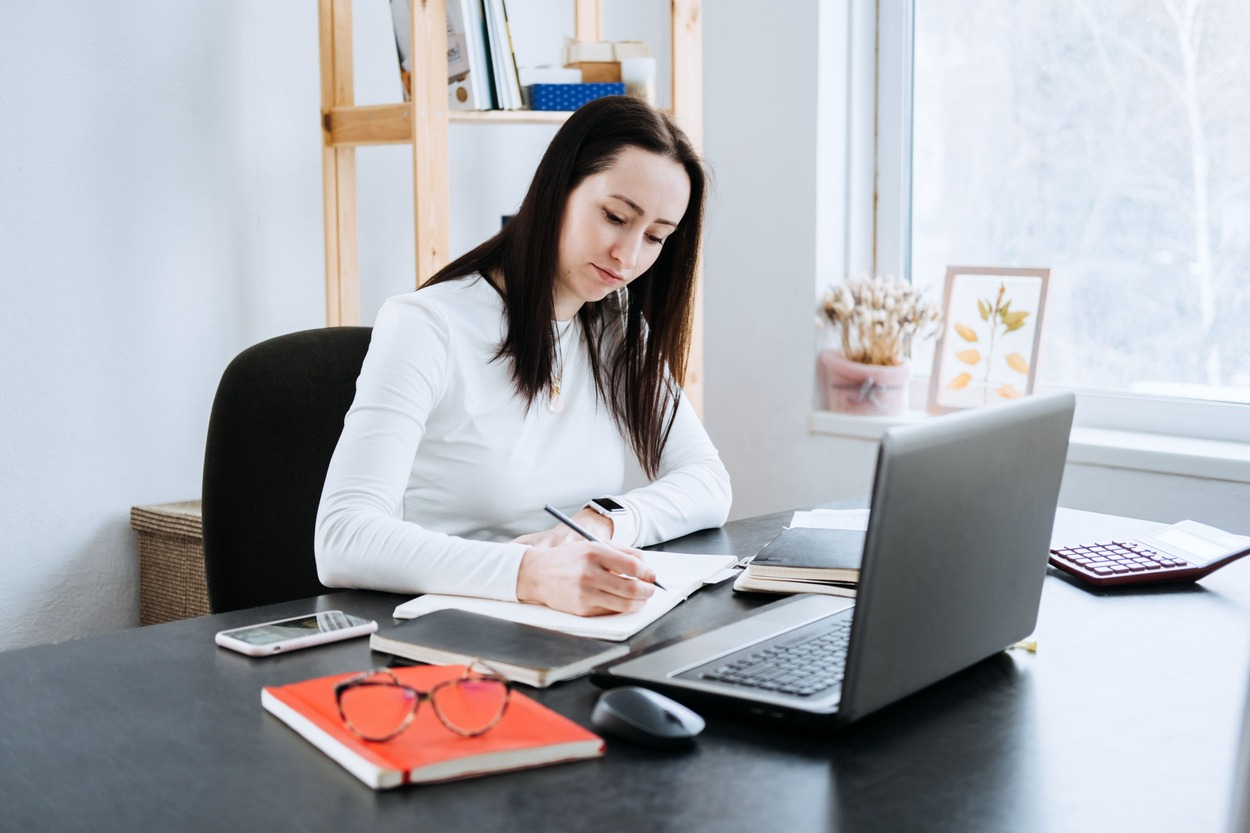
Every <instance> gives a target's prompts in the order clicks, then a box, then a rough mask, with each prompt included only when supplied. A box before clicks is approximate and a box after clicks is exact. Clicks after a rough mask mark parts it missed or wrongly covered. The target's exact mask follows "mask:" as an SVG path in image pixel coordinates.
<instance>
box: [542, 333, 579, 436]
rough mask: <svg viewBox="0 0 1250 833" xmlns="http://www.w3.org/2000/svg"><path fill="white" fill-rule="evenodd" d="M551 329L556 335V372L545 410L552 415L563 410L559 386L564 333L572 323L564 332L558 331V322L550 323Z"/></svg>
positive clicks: (562, 369)
mask: <svg viewBox="0 0 1250 833" xmlns="http://www.w3.org/2000/svg"><path fill="white" fill-rule="evenodd" d="M551 326H552V329H554V330H555V335H556V372H555V374H554V375H553V377H552V379H551V395H550V396H549V397H548V398H547V410H548V411H551V413H553V414H558V413H561V412H562V411H563V410H564V400H563V399H561V398H560V385H561V383H562V382H563V381H564V344H563V339H564V333H565V332H568V331H569V330H570V329H572V327H573V321H572V320H570V321H569V323H568V325H567V326H565V328H564V332H561V330H560V322H558V321H553V322H551Z"/></svg>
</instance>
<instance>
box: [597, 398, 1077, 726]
mask: <svg viewBox="0 0 1250 833" xmlns="http://www.w3.org/2000/svg"><path fill="white" fill-rule="evenodd" d="M1074 407H1075V397H1074V396H1073V394H1072V393H1071V392H1064V393H1057V394H1047V395H1038V396H1031V397H1026V398H1024V399H1020V400H1017V401H1015V402H1011V403H1007V404H1002V405H995V406H992V407H987V408H983V409H980V410H973V411H963V412H959V413H955V414H949V415H946V416H942V417H940V418H936V419H932V420H927V421H925V422H924V423H921V424H914V425H905V426H898V427H893V428H890V429H888V430H887V431H886V432H885V434H884V436H883V437H882V438H881V445H880V450H879V452H878V456H877V467H876V476H875V480H874V483H873V490H872V504H871V507H872V508H871V512H870V515H869V520H868V530H867V532H866V534H865V538H864V554H863V563H862V565H861V571H860V584H859V592H858V595H857V597H856V598H854V599H848V598H843V597H839V596H826V595H815V594H801V595H798V596H794V597H791V598H790V599H787V600H785V601H781V602H776V603H773V604H770V605H768V606H766V607H763V608H760V609H759V610H758V611H757V612H754V613H752V614H751V615H748V616H745V617H743V618H741V619H738V620H737V621H735V622H733V623H731V624H728V625H725V626H722V627H719V628H716V629H713V630H710V631H706V632H704V633H701V634H698V635H696V636H692V637H688V638H685V639H682V640H678V641H677V642H675V643H671V644H669V645H667V646H664V647H662V648H660V649H658V650H654V651H651V652H649V653H645V654H642V655H640V656H637V657H633V658H627V659H626V660H624V661H622V662H620V663H618V664H616V665H612V666H609V667H606V668H603V669H600V670H599V671H597V672H596V674H595V675H594V677H593V679H594V681H595V682H596V683H598V684H599V685H602V686H606V687H611V686H615V685H626V684H630V685H641V686H646V687H648V688H653V689H656V690H659V691H663V692H665V693H667V694H669V695H671V696H673V697H674V698H675V699H678V700H683V701H685V702H687V703H691V704H696V705H698V704H705V705H709V706H712V707H716V708H728V709H732V710H740V711H741V712H744V713H747V714H752V715H758V716H763V717H765V718H777V719H782V720H790V721H795V722H799V723H805V724H819V725H835V724H845V723H849V722H851V721H854V720H858V719H859V718H861V717H864V716H865V715H868V714H871V713H873V712H875V711H877V710H878V709H881V708H883V707H885V706H888V705H890V704H892V703H894V702H896V701H898V700H900V699H902V698H904V697H906V696H908V695H909V694H912V693H914V692H916V691H919V690H920V689H923V688H925V687H926V686H929V685H931V684H933V683H935V682H938V681H939V680H942V679H944V678H946V677H949V676H950V675H952V674H954V673H956V672H957V671H960V670H962V669H964V668H967V667H968V666H970V665H973V664H975V663H977V662H979V661H980V660H983V659H985V658H987V657H989V656H991V655H993V654H995V653H998V652H999V651H1002V650H1004V649H1005V648H1008V647H1010V646H1011V645H1013V644H1015V643H1016V642H1018V641H1019V640H1021V639H1023V638H1025V637H1026V636H1028V635H1029V634H1031V633H1032V632H1033V628H1034V626H1035V625H1036V623H1037V611H1038V606H1039V604H1040V603H1041V594H1042V581H1043V579H1044V578H1045V576H1046V564H1047V560H1048V556H1049V549H1050V538H1051V529H1052V527H1053V526H1054V521H1055V507H1056V504H1057V502H1058V497H1059V485H1060V481H1061V480H1062V478H1063V468H1064V462H1065V460H1066V457H1067V448H1068V435H1069V432H1070V431H1071V427H1072V413H1073V410H1074ZM778 669H780V670H778Z"/></svg>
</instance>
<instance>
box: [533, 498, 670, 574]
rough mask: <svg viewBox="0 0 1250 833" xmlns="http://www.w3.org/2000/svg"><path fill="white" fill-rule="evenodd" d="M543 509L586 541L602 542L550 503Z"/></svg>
mask: <svg viewBox="0 0 1250 833" xmlns="http://www.w3.org/2000/svg"><path fill="white" fill-rule="evenodd" d="M543 509H546V510H547V513H548V514H549V515H551V516H552V517H554V518H555V519H556V520H557V521H559V522H560V523H562V524H564V525H565V526H567V527H568V528H569V529H571V530H573V531H574V532H576V533H577V534H578V535H580V536H582V537H583V538H585V539H586V540H587V541H590V542H591V543H592V544H602V543H603V542H602V541H600V540H599V539H598V538H596V537H595V536H593V535H591V534H590V533H589V532H587V531H586V530H584V529H582V528H581V527H580V526H578V525H577V522H576V521H574V520H573V519H572V518H570V517H569V516H568V515H566V514H564V513H563V512H561V511H560V510H559V509H557V508H555V507H554V506H552V505H551V504H550V503H548V504H547V505H546V506H544V507H543ZM626 578H632V579H633V580H634V581H642V579H640V578H638V577H637V576H626ZM651 583H652V584H654V585H655V586H656V587H658V588H660V589H661V590H667V589H668V588H667V587H665V586H664V585H663V584H660V582H659V581H658V580H657V581H653V582H651Z"/></svg>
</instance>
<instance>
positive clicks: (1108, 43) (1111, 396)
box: [877, 0, 1250, 440]
mask: <svg viewBox="0 0 1250 833" xmlns="http://www.w3.org/2000/svg"><path fill="white" fill-rule="evenodd" d="M891 6H894V4H893V3H884V2H879V3H878V9H879V13H880V15H881V16H882V17H881V19H880V22H879V25H880V27H881V28H880V30H879V33H878V34H879V37H880V38H881V54H882V56H885V55H887V54H889V52H890V50H891V48H892V49H893V50H894V51H895V54H897V52H898V50H900V49H901V50H903V51H904V52H906V50H907V46H908V44H909V43H910V45H911V47H912V51H911V52H910V53H909V54H907V55H905V57H906V58H909V59H910V60H911V62H912V68H913V72H912V74H911V76H910V78H911V85H910V86H911V88H910V90H909V89H907V88H908V84H906V83H898V84H894V85H893V88H891V86H890V85H889V84H885V85H882V84H881V83H880V82H879V85H878V102H877V107H878V112H879V113H881V112H885V113H889V112H892V111H894V110H895V109H896V107H895V105H896V104H897V102H894V101H893V97H894V96H895V95H897V96H900V97H901V98H902V99H903V101H902V107H903V109H904V110H906V109H907V108H906V104H907V97H908V96H909V95H910V96H911V105H912V106H911V108H910V110H909V111H908V112H909V114H910V119H911V131H910V143H911V147H910V155H908V153H907V148H906V144H907V141H906V140H903V150H902V151H901V152H899V153H898V158H900V159H902V160H903V165H904V167H906V165H907V163H908V162H909V161H910V164H911V170H910V174H911V176H910V181H907V180H908V177H907V176H904V177H903V178H902V179H903V180H904V184H903V185H902V186H900V189H906V188H907V187H910V202H908V201H907V194H906V193H903V194H902V195H901V196H899V197H898V199H900V200H901V201H903V202H905V203H906V204H907V206H908V207H909V208H910V212H904V215H905V217H906V218H907V219H905V220H904V221H903V224H904V225H905V226H906V225H908V223H907V220H908V219H909V221H910V222H909V226H910V234H908V233H907V232H906V230H905V231H904V233H902V234H901V235H899V237H900V238H901V239H902V240H903V241H904V242H903V245H904V247H905V248H907V247H909V249H908V251H905V252H904V253H903V255H902V256H901V258H902V262H903V263H907V262H908V261H909V260H910V264H911V266H910V273H911V275H912V277H913V279H914V280H915V281H916V282H917V283H920V284H925V283H932V284H933V285H934V287H935V289H937V290H938V291H940V281H941V280H942V276H943V275H944V274H945V271H946V267H947V266H948V265H1000V266H1044V267H1050V269H1051V270H1052V272H1051V282H1050V287H1049V292H1048V298H1047V305H1046V310H1045V316H1044V322H1043V340H1042V352H1041V355H1040V357H1039V362H1038V382H1039V386H1042V387H1045V386H1052V387H1054V386H1061V387H1070V388H1076V389H1078V390H1079V391H1081V392H1082V413H1083V416H1084V421H1085V422H1086V424H1103V425H1106V426H1115V427H1123V428H1130V429H1135V430H1158V431H1162V432H1165V433H1176V434H1195V435H1201V436H1210V437H1221V438H1226V439H1242V440H1245V439H1250V435H1248V434H1247V430H1248V428H1247V426H1250V413H1248V412H1247V409H1246V407H1245V405H1244V404H1241V405H1237V404H1228V403H1250V152H1248V151H1247V150H1246V149H1247V147H1250V56H1248V55H1247V54H1246V53H1245V52H1244V49H1243V46H1244V44H1245V43H1246V42H1248V41H1250V3H1246V2H1245V0H1011V1H1010V2H1008V0H1004V1H1003V2H995V3H973V4H969V3H966V2H962V0H916V2H915V3H914V6H913V7H912V18H911V19H910V20H909V19H907V18H908V16H907V14H906V13H905V12H904V13H902V14H899V13H897V12H894V11H889V12H887V9H888V8H889V7H891ZM913 24H914V28H912V27H913ZM879 120H880V119H879ZM905 127H906V126H905V125H904V129H905ZM878 154H879V160H881V156H880V145H879V146H878ZM882 161H883V162H885V163H888V159H886V160H882ZM889 197H890V195H888V194H885V193H883V194H882V200H883V202H886V203H887V204H888V200H889ZM877 239H878V240H879V241H880V240H881V239H882V236H881V233H880V232H878V237H877ZM908 253H909V254H910V258H908ZM1221 403H1222V404H1221Z"/></svg>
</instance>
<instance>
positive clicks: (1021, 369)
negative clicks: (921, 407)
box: [930, 267, 1046, 411]
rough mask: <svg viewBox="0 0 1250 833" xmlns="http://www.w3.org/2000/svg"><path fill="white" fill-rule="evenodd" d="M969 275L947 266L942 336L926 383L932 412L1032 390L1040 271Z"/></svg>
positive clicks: (1042, 279) (1041, 295) (1041, 288)
mask: <svg viewBox="0 0 1250 833" xmlns="http://www.w3.org/2000/svg"><path fill="white" fill-rule="evenodd" d="M971 272H972V270H971V269H965V270H964V271H962V272H953V267H952V272H948V274H947V285H946V299H945V305H944V307H945V313H944V316H945V317H944V332H943V336H942V342H941V344H940V345H939V349H938V353H937V357H936V360H935V364H936V366H935V368H934V379H933V381H932V383H931V385H930V407H931V408H932V409H933V410H940V411H944V410H954V409H958V408H974V407H980V406H983V405H990V404H994V403H996V402H1005V401H1009V400H1012V399H1019V398H1020V397H1022V396H1025V395H1026V394H1028V393H1031V392H1032V390H1033V376H1034V364H1035V361H1036V355H1037V344H1038V336H1039V327H1040V319H1041V306H1042V303H1043V301H1044V298H1045V285H1046V278H1045V277H1044V276H1043V270H1009V269H1001V270H989V269H984V270H982V269H978V270H977V272H979V274H978V273H971ZM1020 272H1029V273H1030V274H1019V273H1020Z"/></svg>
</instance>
